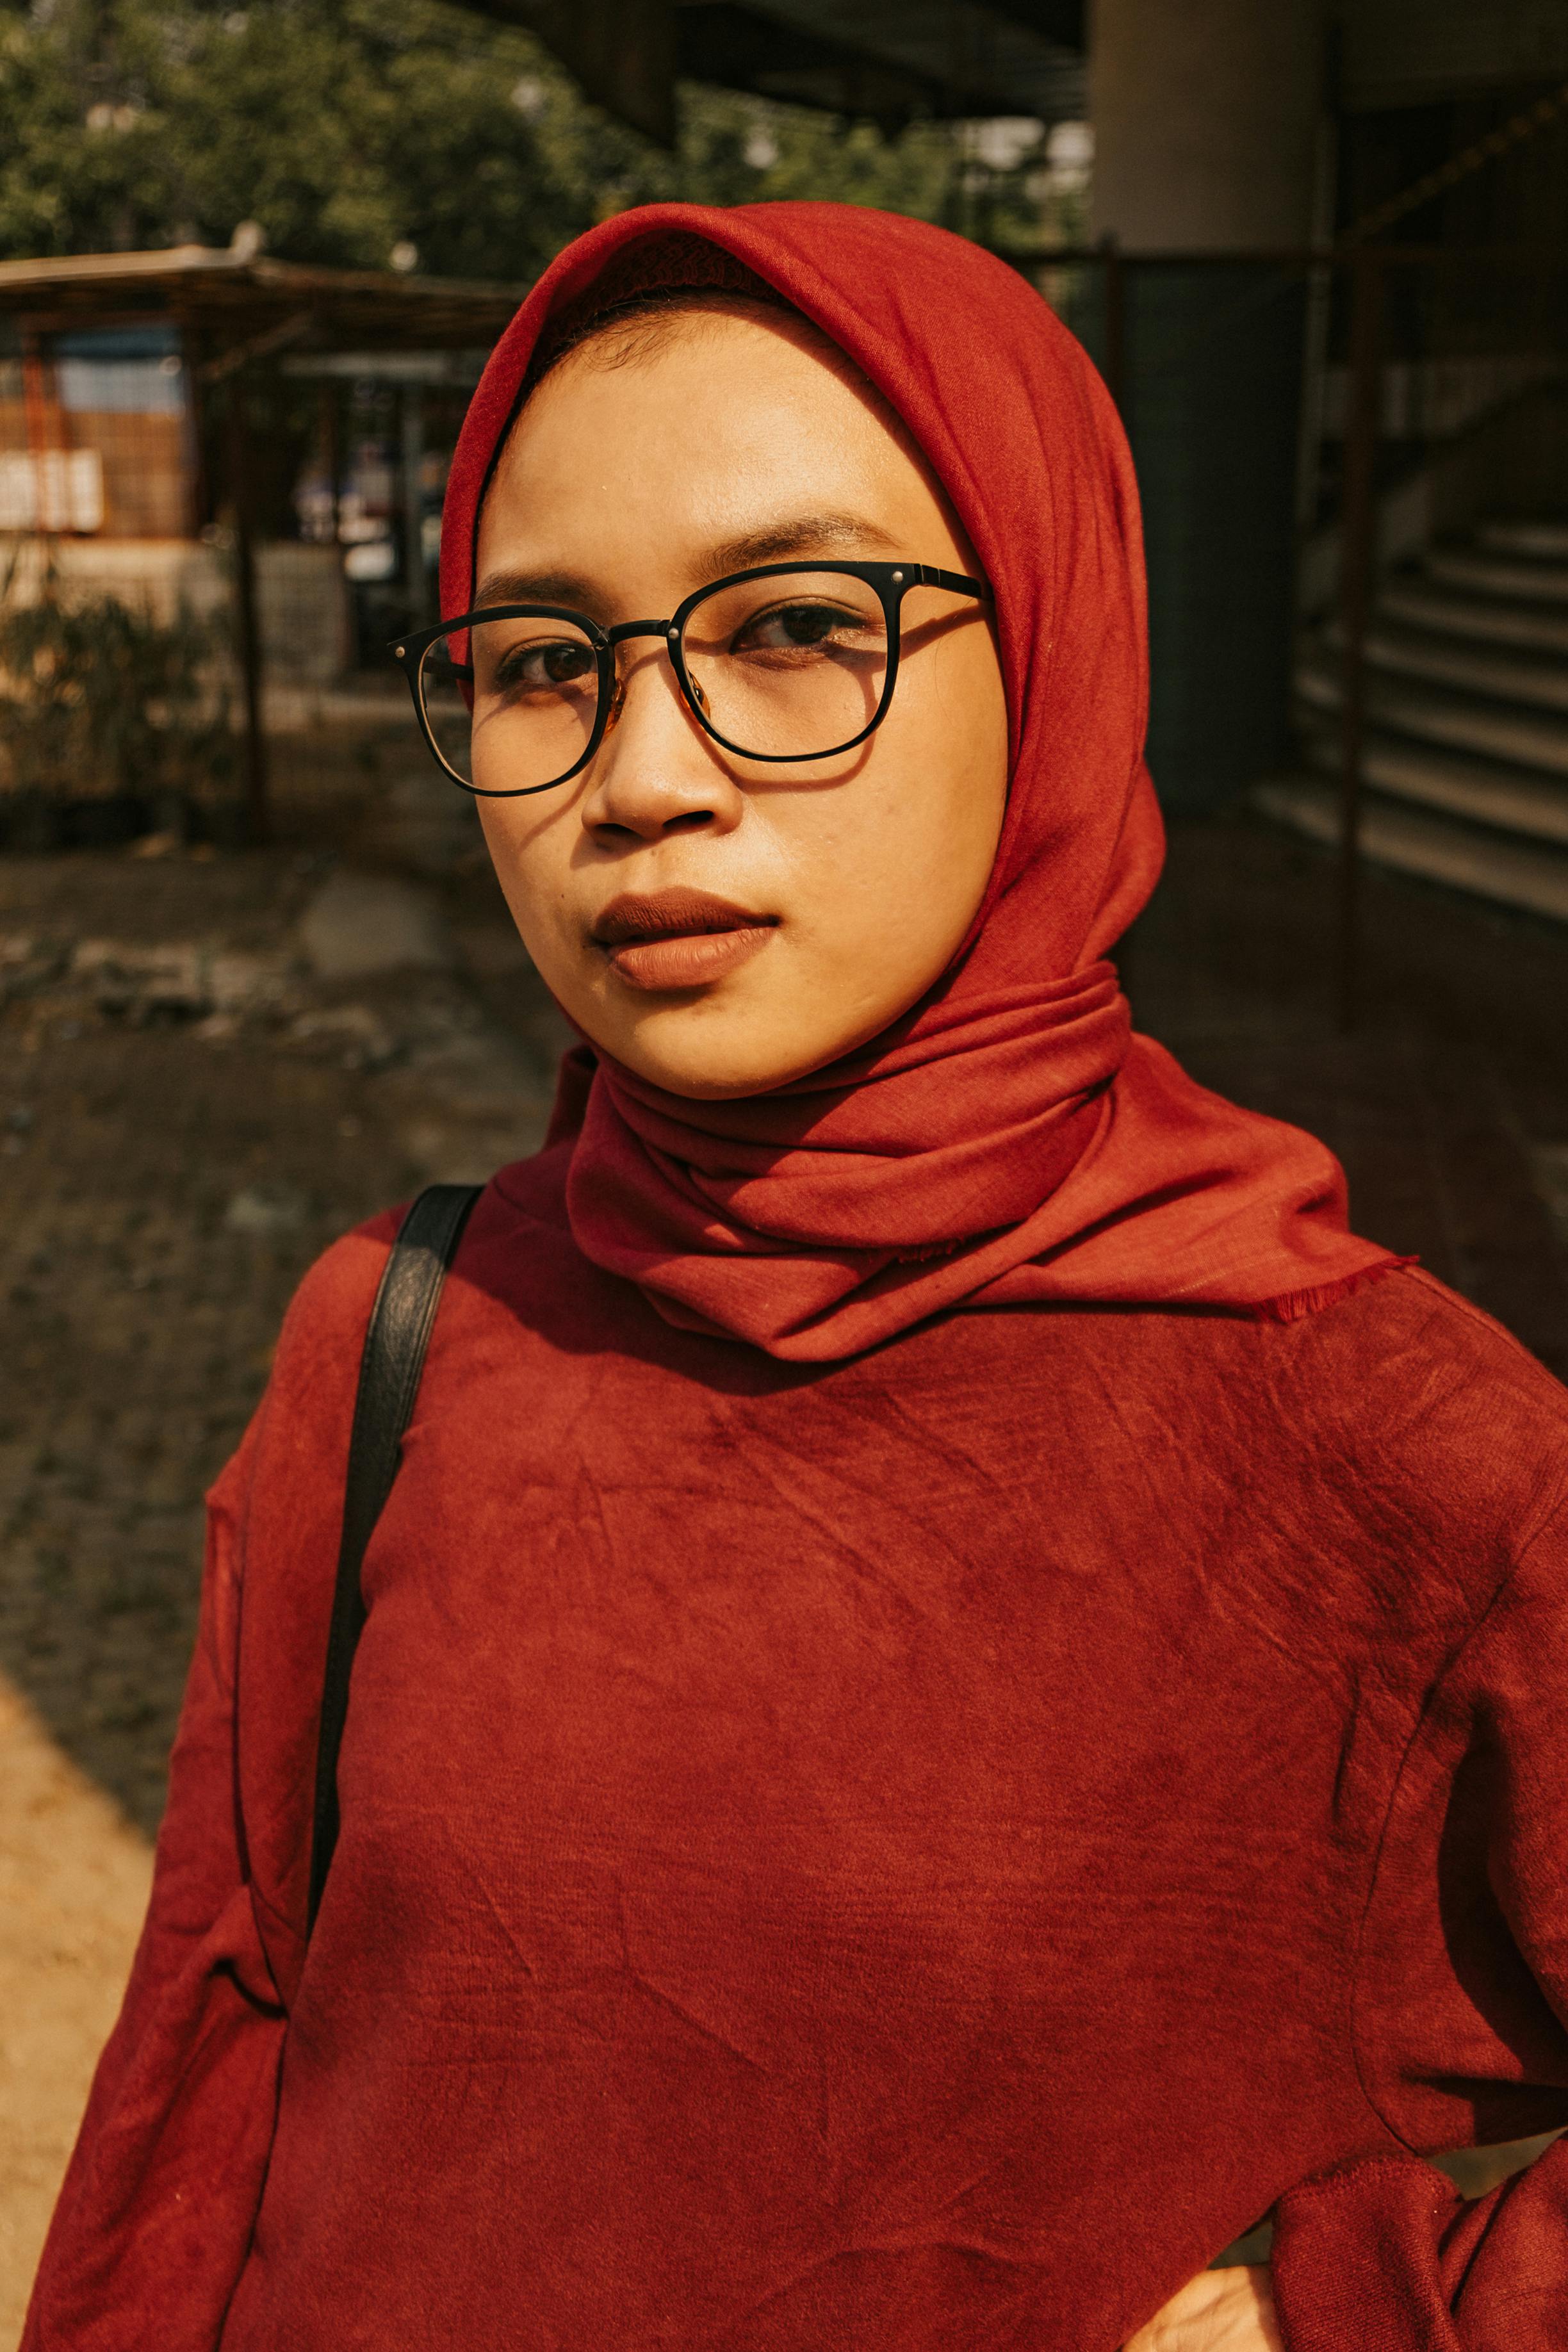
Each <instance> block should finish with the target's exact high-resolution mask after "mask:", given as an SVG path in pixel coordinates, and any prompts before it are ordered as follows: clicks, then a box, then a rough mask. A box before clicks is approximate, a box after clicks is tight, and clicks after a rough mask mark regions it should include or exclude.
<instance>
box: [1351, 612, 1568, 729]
mask: <svg viewBox="0 0 1568 2352" xmlns="http://www.w3.org/2000/svg"><path fill="white" fill-rule="evenodd" d="M1322 642H1323V643H1324V644H1325V645H1327V646H1332V648H1333V649H1334V651H1335V653H1336V654H1337V653H1339V652H1340V651H1341V649H1342V646H1343V642H1344V640H1343V636H1342V632H1341V630H1340V629H1339V627H1338V625H1332V626H1331V627H1329V628H1327V629H1325V630H1324V632H1323V635H1322ZM1366 657H1367V660H1368V662H1369V663H1370V664H1371V665H1372V667H1373V669H1375V670H1381V671H1384V672H1386V673H1390V674H1392V675H1393V676H1394V677H1418V678H1426V679H1428V680H1429V681H1430V682H1431V683H1432V684H1433V685H1434V686H1440V687H1445V688H1447V689H1449V691H1451V692H1453V691H1458V692H1461V693H1467V694H1479V695H1483V696H1486V697H1488V698H1490V699H1492V700H1494V701H1499V702H1522V703H1526V704H1529V705H1531V706H1532V707H1535V708H1539V709H1543V710H1568V662H1564V661H1563V660H1561V659H1554V658H1553V657H1552V656H1551V655H1544V656H1535V655H1527V656H1524V657H1523V658H1522V659H1521V658H1519V657H1517V656H1510V655H1509V654H1506V653H1496V652H1494V651H1493V650H1492V649H1491V647H1490V646H1467V645H1465V644H1464V643H1462V642H1458V643H1457V642H1456V641H1455V640H1454V639H1453V638H1452V637H1437V636H1433V635H1430V634H1429V633H1428V632H1427V631H1426V630H1424V629H1414V628H1408V627H1401V626H1400V625H1398V624H1392V625H1391V624H1389V623H1385V622H1379V623H1377V624H1375V625H1373V627H1372V628H1370V629H1369V630H1368V631H1367V634H1366Z"/></svg>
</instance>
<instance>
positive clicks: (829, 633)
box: [419, 570, 888, 793]
mask: <svg viewBox="0 0 1568 2352" xmlns="http://www.w3.org/2000/svg"><path fill="white" fill-rule="evenodd" d="M681 643H682V647H683V651H684V654H685V658H686V667H687V675H688V677H689V679H690V681H691V685H692V687H693V689H694V690H695V692H696V694H697V696H698V698H699V700H700V706H701V709H702V715H703V717H704V718H705V719H706V720H707V722H708V724H709V726H710V728H711V729H712V730H714V732H715V733H716V734H717V735H718V736H719V737H720V738H721V740H723V741H724V742H725V743H726V744H728V746H729V747H730V749H731V750H732V751H738V752H740V753H741V754H742V755H744V754H746V753H748V752H749V753H752V754H754V755H756V756H759V757H764V758H765V757H770V756H771V757H773V758H775V759H777V758H797V759H798V758H805V759H815V758H825V757H826V756H828V755H829V754H830V753H832V752H834V751H838V750H840V749H842V748H843V747H844V746H845V745H846V744H848V743H851V742H853V741H854V740H856V739H857V737H858V736H860V735H862V734H864V732H865V731H866V730H867V729H868V727H869V726H870V725H871V724H872V722H873V720H874V719H876V717H877V714H878V711H879V708H880V706H881V702H882V698H883V694H884V690H885V688H886V685H887V677H888V631H887V621H886V616H885V614H884V612H883V608H882V602H881V598H880V597H879V595H878V593H877V591H876V590H875V589H874V588H872V587H871V586H870V585H869V584H868V583H867V582H865V581H863V580H858V579H856V578H855V577H853V575H851V574H848V573H842V572H811V571H809V570H802V571H799V572H790V573H787V574H774V575H773V577H772V578H770V579H763V580H747V581H740V582H730V583H720V585H719V586H717V587H716V588H715V589H714V590H713V591H712V592H711V593H710V594H709V595H707V596H705V597H704V598H703V599H702V601H701V602H700V604H698V605H696V606H695V607H694V608H693V610H692V612H691V613H690V614H689V616H688V618H687V622H686V625H685V630H684V634H683V636H682V640H681ZM641 650H642V647H641V645H640V641H638V640H635V639H634V640H630V641H628V645H627V646H626V648H625V649H624V650H623V651H622V654H621V659H622V661H623V662H624V661H625V660H626V658H627V654H628V653H630V654H632V656H633V657H635V656H636V654H637V652H638V651H641ZM419 683H420V693H421V697H422V700H423V706H424V709H425V715H426V723H427V725H428V726H429V728H430V731H431V734H432V736H433V738H434V739H435V740H436V742H437V745H438V746H439V748H440V750H441V751H442V753H443V755H444V756H445V758H446V759H447V761H449V763H450V765H451V767H452V769H453V771H454V772H455V773H456V774H457V775H458V776H459V777H460V778H461V779H462V781H463V782H465V783H467V784H469V785H471V786H473V788H474V789H475V790H477V791H479V792H481V793H514V792H519V791H528V790H530V789H537V788H538V787H540V786H542V785H545V784H549V783H553V782H556V781H557V780H558V779H559V778H561V777H563V776H565V775H566V774H568V773H569V772H571V770H572V769H574V767H575V766H576V765H577V762H578V761H580V760H581V759H582V757H583V755H584V751H586V750H587V747H588V744H589V741H590V740H591V739H592V736H593V731H594V727H595V720H596V719H597V715H598V700H599V692H600V685H599V668H598V664H597V662H596V660H595V653H594V647H593V645H592V644H591V642H590V640H589V639H588V637H587V636H586V635H585V634H584V632H583V631H581V630H580V629H578V628H576V627H575V626H574V625H572V624H570V623H567V622H563V621H560V620H557V619H551V618H547V617H545V616H543V615H532V616H529V615H516V616H508V617H506V618H504V619H497V620H483V621H480V622H478V623H476V624H475V625H473V626H471V627H470V628H468V629H464V630H455V631H453V632H452V633H451V634H450V635H447V636H445V637H439V638H437V640H436V642H435V643H434V644H433V645H432V646H429V647H428V648H427V649H426V653H425V656H424V658H423V662H422V666H421V669H420V677H419Z"/></svg>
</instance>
